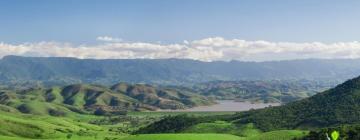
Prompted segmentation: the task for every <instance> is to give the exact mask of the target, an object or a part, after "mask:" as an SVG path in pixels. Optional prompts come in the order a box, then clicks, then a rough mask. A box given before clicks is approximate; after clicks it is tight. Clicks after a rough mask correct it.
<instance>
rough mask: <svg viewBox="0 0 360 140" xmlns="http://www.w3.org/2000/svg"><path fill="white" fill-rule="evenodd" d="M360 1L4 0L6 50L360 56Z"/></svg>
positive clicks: (1, 29) (83, 54)
mask: <svg viewBox="0 0 360 140" xmlns="http://www.w3.org/2000/svg"><path fill="white" fill-rule="evenodd" d="M359 6H360V1H358V0H56V1H55V0H0V57H3V56H6V55H21V56H42V57H52V56H57V57H77V58H95V59H108V58H112V59H129V58H130V59H135V58H186V59H195V60H202V61H216V60H224V61H229V60H240V61H272V60H290V59H308V58H322V59H332V58H360V43H359V42H358V40H359V37H360V26H359V25H360V18H359V17H360V8H358V7H359Z"/></svg>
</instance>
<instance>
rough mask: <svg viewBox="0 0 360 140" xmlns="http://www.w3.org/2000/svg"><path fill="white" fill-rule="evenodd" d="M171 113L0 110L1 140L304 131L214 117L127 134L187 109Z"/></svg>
mask: <svg viewBox="0 0 360 140" xmlns="http://www.w3.org/2000/svg"><path fill="white" fill-rule="evenodd" d="M172 113H174V112H130V113H129V115H128V116H127V117H128V118H126V119H124V118H123V119H122V120H121V121H119V122H116V123H114V124H101V123H100V124H93V123H90V122H91V121H93V120H102V119H105V118H107V117H104V116H94V115H72V116H67V117H54V116H49V115H31V114H22V113H19V112H4V111H0V114H1V115H0V140H34V139H38V140H40V139H41V140H69V139H70V140H169V139H172V140H212V139H214V140H215V139H217V140H261V139H264V138H266V139H268V138H271V139H274V140H275V139H277V138H281V139H284V140H290V139H292V138H294V137H300V136H303V135H305V134H306V133H307V132H303V131H298V130H287V131H285V130H284V131H272V132H266V133H264V132H261V131H260V130H258V129H256V128H255V127H254V126H253V125H252V124H248V125H244V126H241V127H239V126H235V125H234V124H233V123H231V122H226V121H215V122H211V123H200V124H197V125H195V126H192V127H190V128H188V129H186V130H184V131H183V132H180V133H176V134H175V133H169V134H139V135H131V134H130V133H131V131H133V130H135V129H137V128H139V127H142V126H144V125H146V124H148V123H151V122H153V121H157V120H159V119H161V118H163V117H165V116H169V115H181V114H186V113H187V112H176V113H174V114H172ZM188 113H189V112H188ZM229 113H230V114H231V113H233V112H190V113H189V114H190V115H201V116H204V115H205V116H211V115H223V114H229ZM112 119H116V117H112ZM131 119H133V120H137V123H135V124H132V123H131ZM124 128H126V129H129V130H128V133H126V132H123V131H120V130H122V129H124Z"/></svg>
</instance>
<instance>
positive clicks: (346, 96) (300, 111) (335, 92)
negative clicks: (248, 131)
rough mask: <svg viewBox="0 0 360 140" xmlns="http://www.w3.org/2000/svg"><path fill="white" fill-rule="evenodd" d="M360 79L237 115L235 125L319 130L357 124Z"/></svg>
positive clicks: (265, 128) (359, 119)
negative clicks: (304, 97) (298, 98)
mask: <svg viewBox="0 0 360 140" xmlns="http://www.w3.org/2000/svg"><path fill="white" fill-rule="evenodd" d="M359 116H360V77H358V78H355V79H351V80H348V81H346V82H345V83H343V84H341V85H338V86H336V87H335V88H332V89H330V90H327V91H325V92H322V93H319V94H317V95H315V96H312V97H310V98H307V99H303V100H300V101H295V102H292V103H289V104H287V105H284V106H279V107H271V108H267V109H260V110H252V111H247V112H242V113H238V114H237V115H235V118H234V120H236V122H237V123H238V124H247V123H250V122H252V123H254V124H255V125H256V127H257V128H260V129H262V130H266V131H269V130H278V129H295V128H314V127H315V128H318V127H328V126H336V125H341V124H355V123H360V117H359Z"/></svg>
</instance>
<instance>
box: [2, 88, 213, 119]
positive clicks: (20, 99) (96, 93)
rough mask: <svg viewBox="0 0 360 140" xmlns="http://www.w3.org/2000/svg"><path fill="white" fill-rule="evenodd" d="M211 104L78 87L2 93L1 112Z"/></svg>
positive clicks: (184, 95) (177, 94) (155, 92)
mask: <svg viewBox="0 0 360 140" xmlns="http://www.w3.org/2000/svg"><path fill="white" fill-rule="evenodd" d="M210 104H214V101H212V100H210V99H208V98H206V97H203V96H201V95H198V94H195V93H191V92H186V91H185V92H182V91H179V90H176V89H169V88H157V87H154V86H150V85H141V84H135V85H130V84H125V83H120V84H116V85H114V86H112V87H111V88H108V87H104V86H98V85H84V84H76V85H69V86H64V87H52V88H31V89H27V90H20V91H9V90H3V91H0V110H3V111H8V112H12V111H19V112H22V113H28V114H38V115H52V116H66V115H71V114H74V113H80V114H95V115H107V114H124V113H125V114H126V112H127V111H135V110H137V111H139V110H156V109H185V108H189V107H194V106H199V105H210Z"/></svg>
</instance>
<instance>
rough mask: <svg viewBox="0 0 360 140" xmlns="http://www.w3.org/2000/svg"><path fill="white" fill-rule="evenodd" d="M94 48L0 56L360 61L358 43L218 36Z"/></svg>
mask: <svg viewBox="0 0 360 140" xmlns="http://www.w3.org/2000/svg"><path fill="white" fill-rule="evenodd" d="M97 40H100V41H102V42H101V43H100V44H96V45H73V44H70V43H59V42H37V43H24V44H19V45H13V44H7V43H0V57H3V56H6V55H19V56H37V57H76V58H81V59H85V58H92V59H138V58H141V59H164V58H179V59H194V60H201V61H229V60H240V61H274V60H293V59H309V58H319V59H335V58H336V59H342V58H360V42H357V41H354V42H337V43H328V44H326V43H321V42H310V43H294V42H269V41H261V40H260V41H246V40H241V39H224V38H222V37H213V38H205V39H201V40H193V41H184V43H178V44H158V43H143V42H122V41H121V40H118V39H116V38H112V37H106V36H105V37H98V38H97Z"/></svg>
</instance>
